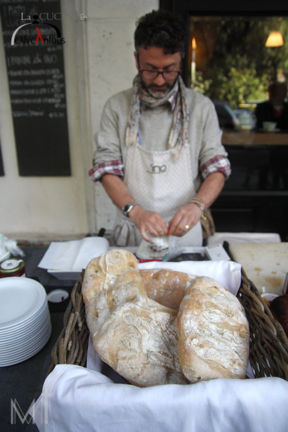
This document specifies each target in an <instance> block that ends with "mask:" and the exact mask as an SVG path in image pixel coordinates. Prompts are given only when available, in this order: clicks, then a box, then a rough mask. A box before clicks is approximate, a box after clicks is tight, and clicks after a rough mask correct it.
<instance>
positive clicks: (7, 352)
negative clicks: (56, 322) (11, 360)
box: [0, 326, 51, 359]
mask: <svg viewBox="0 0 288 432" xmlns="http://www.w3.org/2000/svg"><path fill="white" fill-rule="evenodd" d="M50 330H51V326H47V327H46V328H43V329H42V331H41V332H39V333H38V334H37V335H35V336H34V337H32V338H29V339H27V340H25V343H24V341H23V343H14V345H10V346H9V345H7V346H4V347H1V349H0V353H1V356H0V357H1V359H3V358H6V357H11V356H14V355H22V354H23V353H26V352H30V350H31V349H34V347H35V346H38V345H39V344H41V343H42V340H43V339H45V338H46V336H47V334H48V333H49V332H50Z"/></svg>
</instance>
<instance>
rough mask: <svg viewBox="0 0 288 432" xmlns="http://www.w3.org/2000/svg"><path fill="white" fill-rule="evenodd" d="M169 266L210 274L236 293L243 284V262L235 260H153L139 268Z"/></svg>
mask: <svg viewBox="0 0 288 432" xmlns="http://www.w3.org/2000/svg"><path fill="white" fill-rule="evenodd" d="M154 268H159V269H160V268H167V269H170V270H176V271H182V272H184V273H188V274H189V275H191V276H208V277H211V278H213V279H215V280H216V281H217V282H218V283H220V284H221V285H223V286H224V288H226V289H227V290H229V291H230V292H232V294H234V295H236V294H237V293H238V289H239V288H240V284H241V264H239V263H237V262H235V261H180V262H167V261H161V262H160V261H153V262H147V263H141V264H139V269H154Z"/></svg>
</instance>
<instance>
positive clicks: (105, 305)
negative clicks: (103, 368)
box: [82, 250, 187, 386]
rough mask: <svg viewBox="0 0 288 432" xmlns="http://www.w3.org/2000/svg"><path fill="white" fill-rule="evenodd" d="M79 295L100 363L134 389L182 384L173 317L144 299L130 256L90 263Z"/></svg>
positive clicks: (118, 253)
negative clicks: (109, 368) (132, 385)
mask: <svg viewBox="0 0 288 432" xmlns="http://www.w3.org/2000/svg"><path fill="white" fill-rule="evenodd" d="M82 292H83V298H84V302H85V307H86V317H87V324H88V327H89V330H90V334H91V338H92V342H93V346H94V348H95V350H96V351H97V353H98V354H99V356H100V358H101V359H102V360H103V361H104V362H105V363H107V364H109V365H110V366H111V367H112V368H113V369H114V370H116V371H117V372H118V373H119V374H120V375H122V376H123V377H124V378H126V379H127V380H128V381H129V382H131V383H133V384H136V385H139V386H151V385H156V384H165V383H186V382H187V380H186V379H185V377H184V375H183V373H182V371H181V368H180V364H179V360H178V352H177V328H176V312H175V311H173V310H172V309H170V308H168V307H165V306H162V305H160V304H159V303H156V302H155V301H154V300H152V299H150V298H149V297H148V296H147V294H146V292H145V290H144V286H143V280H142V278H141V276H140V273H139V270H138V263H137V260H136V258H135V257H134V255H133V254H131V253H130V252H129V251H126V250H111V251H109V252H107V253H106V254H104V255H102V256H101V257H99V258H94V259H93V260H92V261H91V262H90V263H89V264H88V266H87V268H86V271H85V275H84V281H83V286H82Z"/></svg>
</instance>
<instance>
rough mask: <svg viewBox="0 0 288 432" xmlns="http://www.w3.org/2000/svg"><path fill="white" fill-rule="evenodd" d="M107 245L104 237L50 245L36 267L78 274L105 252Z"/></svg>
mask: <svg viewBox="0 0 288 432" xmlns="http://www.w3.org/2000/svg"><path fill="white" fill-rule="evenodd" d="M108 248H109V243H108V241H107V240H106V239H105V238H104V237H97V236H95V237H84V238H83V239H81V240H70V241H64V242H52V243H50V245H49V247H48V249H47V251H46V252H45V255H44V256H43V258H42V259H41V261H40V263H39V264H38V267H40V268H43V269H53V270H58V271H64V272H65V271H66V272H78V273H80V272H81V271H82V270H83V268H85V267H86V266H87V264H88V263H89V261H90V260H91V259H92V258H95V257H98V256H99V255H101V254H103V253H105V252H107V250H108Z"/></svg>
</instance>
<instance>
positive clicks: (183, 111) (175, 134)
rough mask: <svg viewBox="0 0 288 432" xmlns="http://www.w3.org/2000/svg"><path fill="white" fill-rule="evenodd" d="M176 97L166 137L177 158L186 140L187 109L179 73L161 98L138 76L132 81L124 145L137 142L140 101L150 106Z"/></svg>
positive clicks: (162, 103)
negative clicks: (155, 96)
mask: <svg viewBox="0 0 288 432" xmlns="http://www.w3.org/2000/svg"><path fill="white" fill-rule="evenodd" d="M174 98H176V103H175V107H174V110H173V118H172V127H171V130H170V134H169V138H168V149H171V150H172V151H173V154H174V156H175V157H176V158H178V156H179V154H180V151H181V148H182V146H183V145H184V144H185V143H187V142H188V110H187V105H186V100H185V85H184V82H183V80H182V78H181V76H180V75H179V77H178V78H177V80H176V83H175V84H174V86H173V88H172V89H171V90H170V91H169V92H168V93H167V94H166V95H164V96H163V97H162V98H159V99H158V98H154V97H153V96H151V95H150V94H149V93H148V92H147V90H145V88H144V87H143V86H142V84H141V79H140V76H139V75H137V76H136V77H135V78H134V81H133V94H132V98H131V108H130V113H129V117H128V121H127V128H126V145H127V146H130V145H131V144H134V143H137V142H138V132H139V120H140V115H141V102H142V103H143V104H145V105H147V106H148V107H150V108H154V107H157V106H160V105H164V104H166V103H167V102H168V101H171V100H173V99H174Z"/></svg>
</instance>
